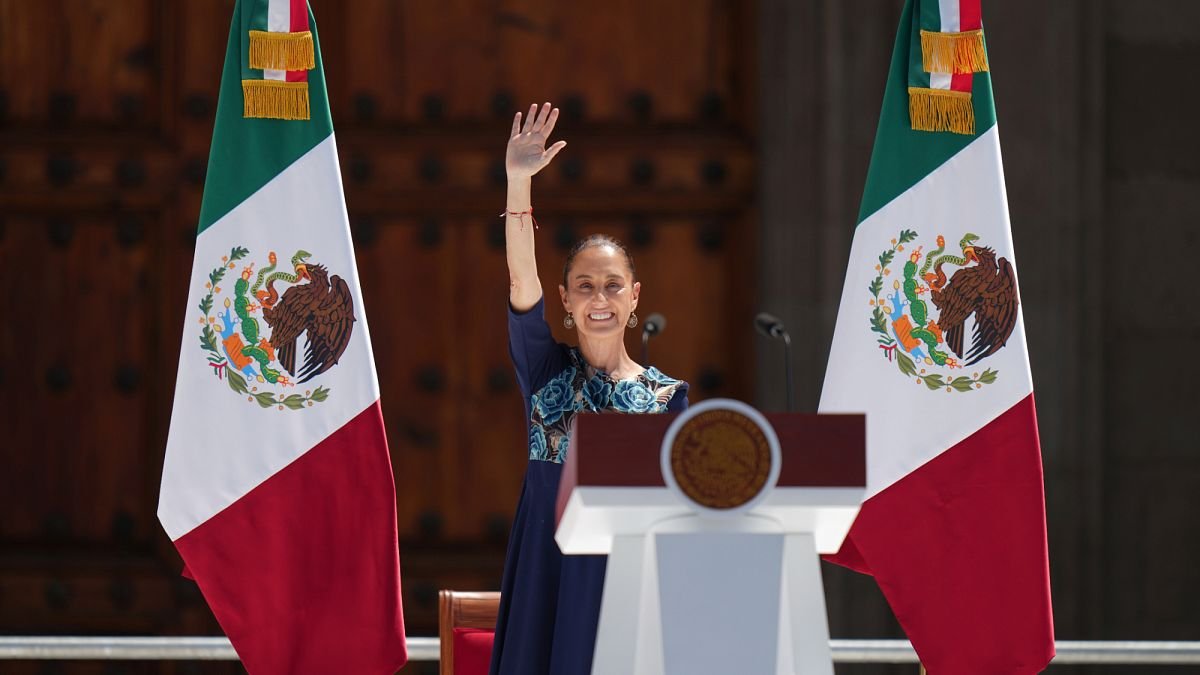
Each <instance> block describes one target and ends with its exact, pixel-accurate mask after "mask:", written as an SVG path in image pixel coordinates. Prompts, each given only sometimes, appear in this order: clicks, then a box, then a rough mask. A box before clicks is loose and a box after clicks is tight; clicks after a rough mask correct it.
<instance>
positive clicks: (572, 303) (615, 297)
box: [558, 245, 642, 337]
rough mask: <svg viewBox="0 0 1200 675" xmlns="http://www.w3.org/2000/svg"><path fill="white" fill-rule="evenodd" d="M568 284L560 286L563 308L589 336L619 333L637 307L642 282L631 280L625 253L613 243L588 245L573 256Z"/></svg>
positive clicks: (579, 329) (581, 330) (579, 328)
mask: <svg viewBox="0 0 1200 675" xmlns="http://www.w3.org/2000/svg"><path fill="white" fill-rule="evenodd" d="M567 283H568V284H569V285H568V286H567V287H563V286H559V287H558V291H559V294H561V295H562V302H563V307H564V308H565V309H566V310H567V311H568V312H570V313H571V315H572V316H573V317H574V318H575V326H576V330H578V331H579V332H580V333H582V334H584V335H587V336H591V337H603V336H608V335H621V334H623V333H624V330H625V324H626V322H627V321H629V315H630V314H631V313H633V310H634V309H636V308H637V303H638V293H640V292H641V289H642V285H641V284H640V283H637V282H635V281H634V280H633V275H632V274H631V273H630V271H629V264H628V262H627V261H626V260H625V254H624V253H622V252H621V250H620V249H618V248H616V247H615V246H609V245H600V246H589V247H588V248H585V249H583V250H582V251H580V252H579V253H577V254H576V255H575V260H574V262H572V264H571V270H570V271H569V272H568V276H567Z"/></svg>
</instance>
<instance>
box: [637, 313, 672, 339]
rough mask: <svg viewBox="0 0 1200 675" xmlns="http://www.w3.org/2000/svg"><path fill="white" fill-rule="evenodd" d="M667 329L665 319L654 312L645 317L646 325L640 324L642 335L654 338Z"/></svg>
mask: <svg viewBox="0 0 1200 675" xmlns="http://www.w3.org/2000/svg"><path fill="white" fill-rule="evenodd" d="M666 329H667V317H665V316H663V315H662V314H659V313H658V312H655V313H653V314H651V315H650V316H648V317H646V323H644V324H642V333H643V334H646V335H649V336H650V337H654V336H655V335H658V334H659V333H662V332H663V331H664V330H666Z"/></svg>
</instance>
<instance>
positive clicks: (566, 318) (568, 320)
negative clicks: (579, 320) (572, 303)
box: [563, 312, 575, 330]
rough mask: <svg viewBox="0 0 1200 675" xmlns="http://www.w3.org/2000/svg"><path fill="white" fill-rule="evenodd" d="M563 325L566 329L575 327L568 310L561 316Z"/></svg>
mask: <svg viewBox="0 0 1200 675" xmlns="http://www.w3.org/2000/svg"><path fill="white" fill-rule="evenodd" d="M563 327H564V328H566V329H567V330H571V329H572V328H574V327H575V317H573V316H571V313H570V312H567V315H566V316H564V317H563Z"/></svg>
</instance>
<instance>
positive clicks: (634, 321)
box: [625, 312, 637, 328]
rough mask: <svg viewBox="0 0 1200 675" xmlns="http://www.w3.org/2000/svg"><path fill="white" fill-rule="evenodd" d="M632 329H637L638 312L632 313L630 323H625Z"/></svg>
mask: <svg viewBox="0 0 1200 675" xmlns="http://www.w3.org/2000/svg"><path fill="white" fill-rule="evenodd" d="M625 323H626V325H628V326H629V327H630V328H637V312H632V313H630V315H629V321H626V322H625Z"/></svg>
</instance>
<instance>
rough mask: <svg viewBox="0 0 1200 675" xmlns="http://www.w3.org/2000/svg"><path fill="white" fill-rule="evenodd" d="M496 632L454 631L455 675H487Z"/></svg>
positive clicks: (473, 629)
mask: <svg viewBox="0 0 1200 675" xmlns="http://www.w3.org/2000/svg"><path fill="white" fill-rule="evenodd" d="M495 637H496V632H495V631H492V630H485V629H482V628H455V629H454V675H487V672H488V666H489V665H490V664H491V661H492V640H493V639H494V638H495Z"/></svg>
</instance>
